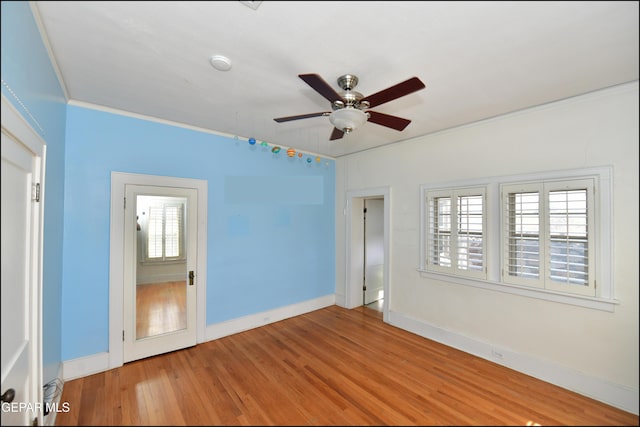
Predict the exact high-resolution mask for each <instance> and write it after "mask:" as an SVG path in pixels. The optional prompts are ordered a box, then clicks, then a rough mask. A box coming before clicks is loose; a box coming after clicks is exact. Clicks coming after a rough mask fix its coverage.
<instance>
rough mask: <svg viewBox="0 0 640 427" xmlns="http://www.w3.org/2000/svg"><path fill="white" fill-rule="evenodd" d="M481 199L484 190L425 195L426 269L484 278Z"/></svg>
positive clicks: (483, 225) (440, 192) (444, 191)
mask: <svg viewBox="0 0 640 427" xmlns="http://www.w3.org/2000/svg"><path fill="white" fill-rule="evenodd" d="M484 198H485V190H484V188H471V189H455V190H447V189H444V190H434V191H430V192H428V194H427V204H428V209H427V212H428V214H427V222H428V226H427V228H428V230H429V237H428V249H427V262H426V264H427V268H429V269H432V270H434V271H441V272H450V273H452V274H459V275H463V276H469V277H479V278H485V277H486V269H485V260H484V257H485V238H484V230H485V220H484V218H485V211H484Z"/></svg>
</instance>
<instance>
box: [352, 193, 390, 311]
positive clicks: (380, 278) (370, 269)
mask: <svg viewBox="0 0 640 427" xmlns="http://www.w3.org/2000/svg"><path fill="white" fill-rule="evenodd" d="M346 198H347V200H346V202H347V210H346V214H347V216H346V246H347V247H346V258H347V260H346V286H345V306H346V307H347V308H355V307H360V306H364V305H366V304H368V303H372V302H373V301H377V304H378V310H380V311H382V318H383V320H384V321H387V319H388V313H389V301H390V298H391V296H392V295H391V294H390V290H389V209H390V201H391V200H390V189H389V188H388V187H380V188H373V189H367V190H352V191H347V193H346ZM365 208H366V209H367V216H365ZM367 217H368V220H367ZM367 228H369V231H367ZM370 233H371V234H370ZM367 236H368V240H369V243H370V244H371V245H367ZM368 246H369V247H368ZM367 247H368V250H367ZM367 259H368V260H367Z"/></svg>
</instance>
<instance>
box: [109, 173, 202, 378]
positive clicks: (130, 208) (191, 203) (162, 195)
mask: <svg viewBox="0 0 640 427" xmlns="http://www.w3.org/2000/svg"><path fill="white" fill-rule="evenodd" d="M111 180H112V187H111V193H112V194H111V196H112V197H111V222H112V227H111V248H110V251H111V263H110V264H111V265H110V271H111V275H110V310H109V313H110V320H109V328H110V331H109V340H110V343H109V344H110V349H109V359H110V360H109V366H110V368H113V367H118V366H121V365H122V364H123V363H127V362H130V361H133V360H137V359H141V358H145V357H149V356H154V355H156V354H161V353H166V352H169V351H174V350H178V349H181V348H186V347H190V346H193V345H195V344H197V343H199V342H203V341H204V330H205V323H206V318H205V309H206V304H205V302H206V268H205V267H206V235H207V233H206V218H207V214H206V206H207V202H206V198H207V183H206V181H202V180H193V179H185V178H173V177H165V176H152V175H136V174H125V173H118V172H113V173H112V177H111Z"/></svg>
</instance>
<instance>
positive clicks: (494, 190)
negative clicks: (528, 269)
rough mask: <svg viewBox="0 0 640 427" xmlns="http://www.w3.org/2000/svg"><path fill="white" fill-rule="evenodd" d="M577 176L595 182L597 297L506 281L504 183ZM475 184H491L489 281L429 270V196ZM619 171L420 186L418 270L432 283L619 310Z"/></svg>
mask: <svg viewBox="0 0 640 427" xmlns="http://www.w3.org/2000/svg"><path fill="white" fill-rule="evenodd" d="M577 178H594V179H595V186H596V192H595V227H596V236H597V241H596V246H595V257H596V258H595V259H596V273H595V274H596V277H595V280H596V282H597V287H596V296H595V297H590V296H584V295H577V294H569V293H563V292H558V291H554V290H549V289H538V288H532V287H528V286H519V285H515V284H509V283H505V282H502V281H501V274H500V272H501V267H502V256H501V249H500V242H501V240H500V239H501V238H502V236H501V229H502V227H501V214H500V212H501V209H502V206H501V199H500V184H507V183H511V184H512V183H516V182H520V181H522V182H526V181H544V180H563V179H577ZM473 186H486V221H487V222H486V224H487V231H486V234H485V238H486V257H485V260H486V266H487V279H486V280H485V279H474V278H468V277H462V276H457V275H453V274H446V273H441V272H434V271H431V270H427V265H426V254H427V241H426V232H427V223H426V220H427V192H428V191H433V190H436V189H444V188H451V189H454V188H467V187H473ZM612 197H613V173H612V167H610V166H604V167H594V168H585V169H572V170H563V171H551V172H541V173H534V174H524V175H511V176H500V177H491V178H486V179H481V180H480V179H478V180H475V179H474V180H464V181H454V182H444V183H433V184H423V185H420V259H419V267H418V269H417V270H418V272H419V273H420V275H421V276H422V277H424V278H427V279H432V280H439V281H446V282H451V283H456V284H460V285H466V286H473V287H478V288H482V289H488V290H493V291H499V292H506V293H510V294H514V295H521V296H525V297H530V298H537V299H542V300H547V301H554V302H559V303H565V304H571V305H577V306H581V307H585V308H592V309H596V310H603V311H608V312H613V311H614V309H615V306H616V305H618V304H620V302H619V301H618V300H616V299H615V297H614V295H615V292H614V280H613V259H614V254H613V199H612Z"/></svg>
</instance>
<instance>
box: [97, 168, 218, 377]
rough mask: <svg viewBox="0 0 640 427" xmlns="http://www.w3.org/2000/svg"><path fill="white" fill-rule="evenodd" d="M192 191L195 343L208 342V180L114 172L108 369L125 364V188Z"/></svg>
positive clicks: (112, 185)
mask: <svg viewBox="0 0 640 427" xmlns="http://www.w3.org/2000/svg"><path fill="white" fill-rule="evenodd" d="M127 184H132V185H148V186H160V187H179V188H193V189H195V190H196V191H197V198H198V206H197V215H198V221H197V230H198V231H197V233H198V236H199V237H200V236H202V238H198V242H197V254H196V263H197V266H196V300H197V301H196V344H199V343H202V342H204V341H205V329H206V321H207V319H206V307H207V305H206V292H207V181H205V180H200V179H191V178H178V177H170V176H159V175H143V174H134V173H125V172H115V171H114V172H111V227H110V247H109V369H112V368H117V367H120V366H122V365H123V364H124V343H123V341H122V331H123V330H124V318H123V317H124V316H123V310H124V300H123V298H124V252H125V251H124V244H125V243H124V233H125V226H124V221H125V216H124V203H125V202H124V200H125V185H127Z"/></svg>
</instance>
